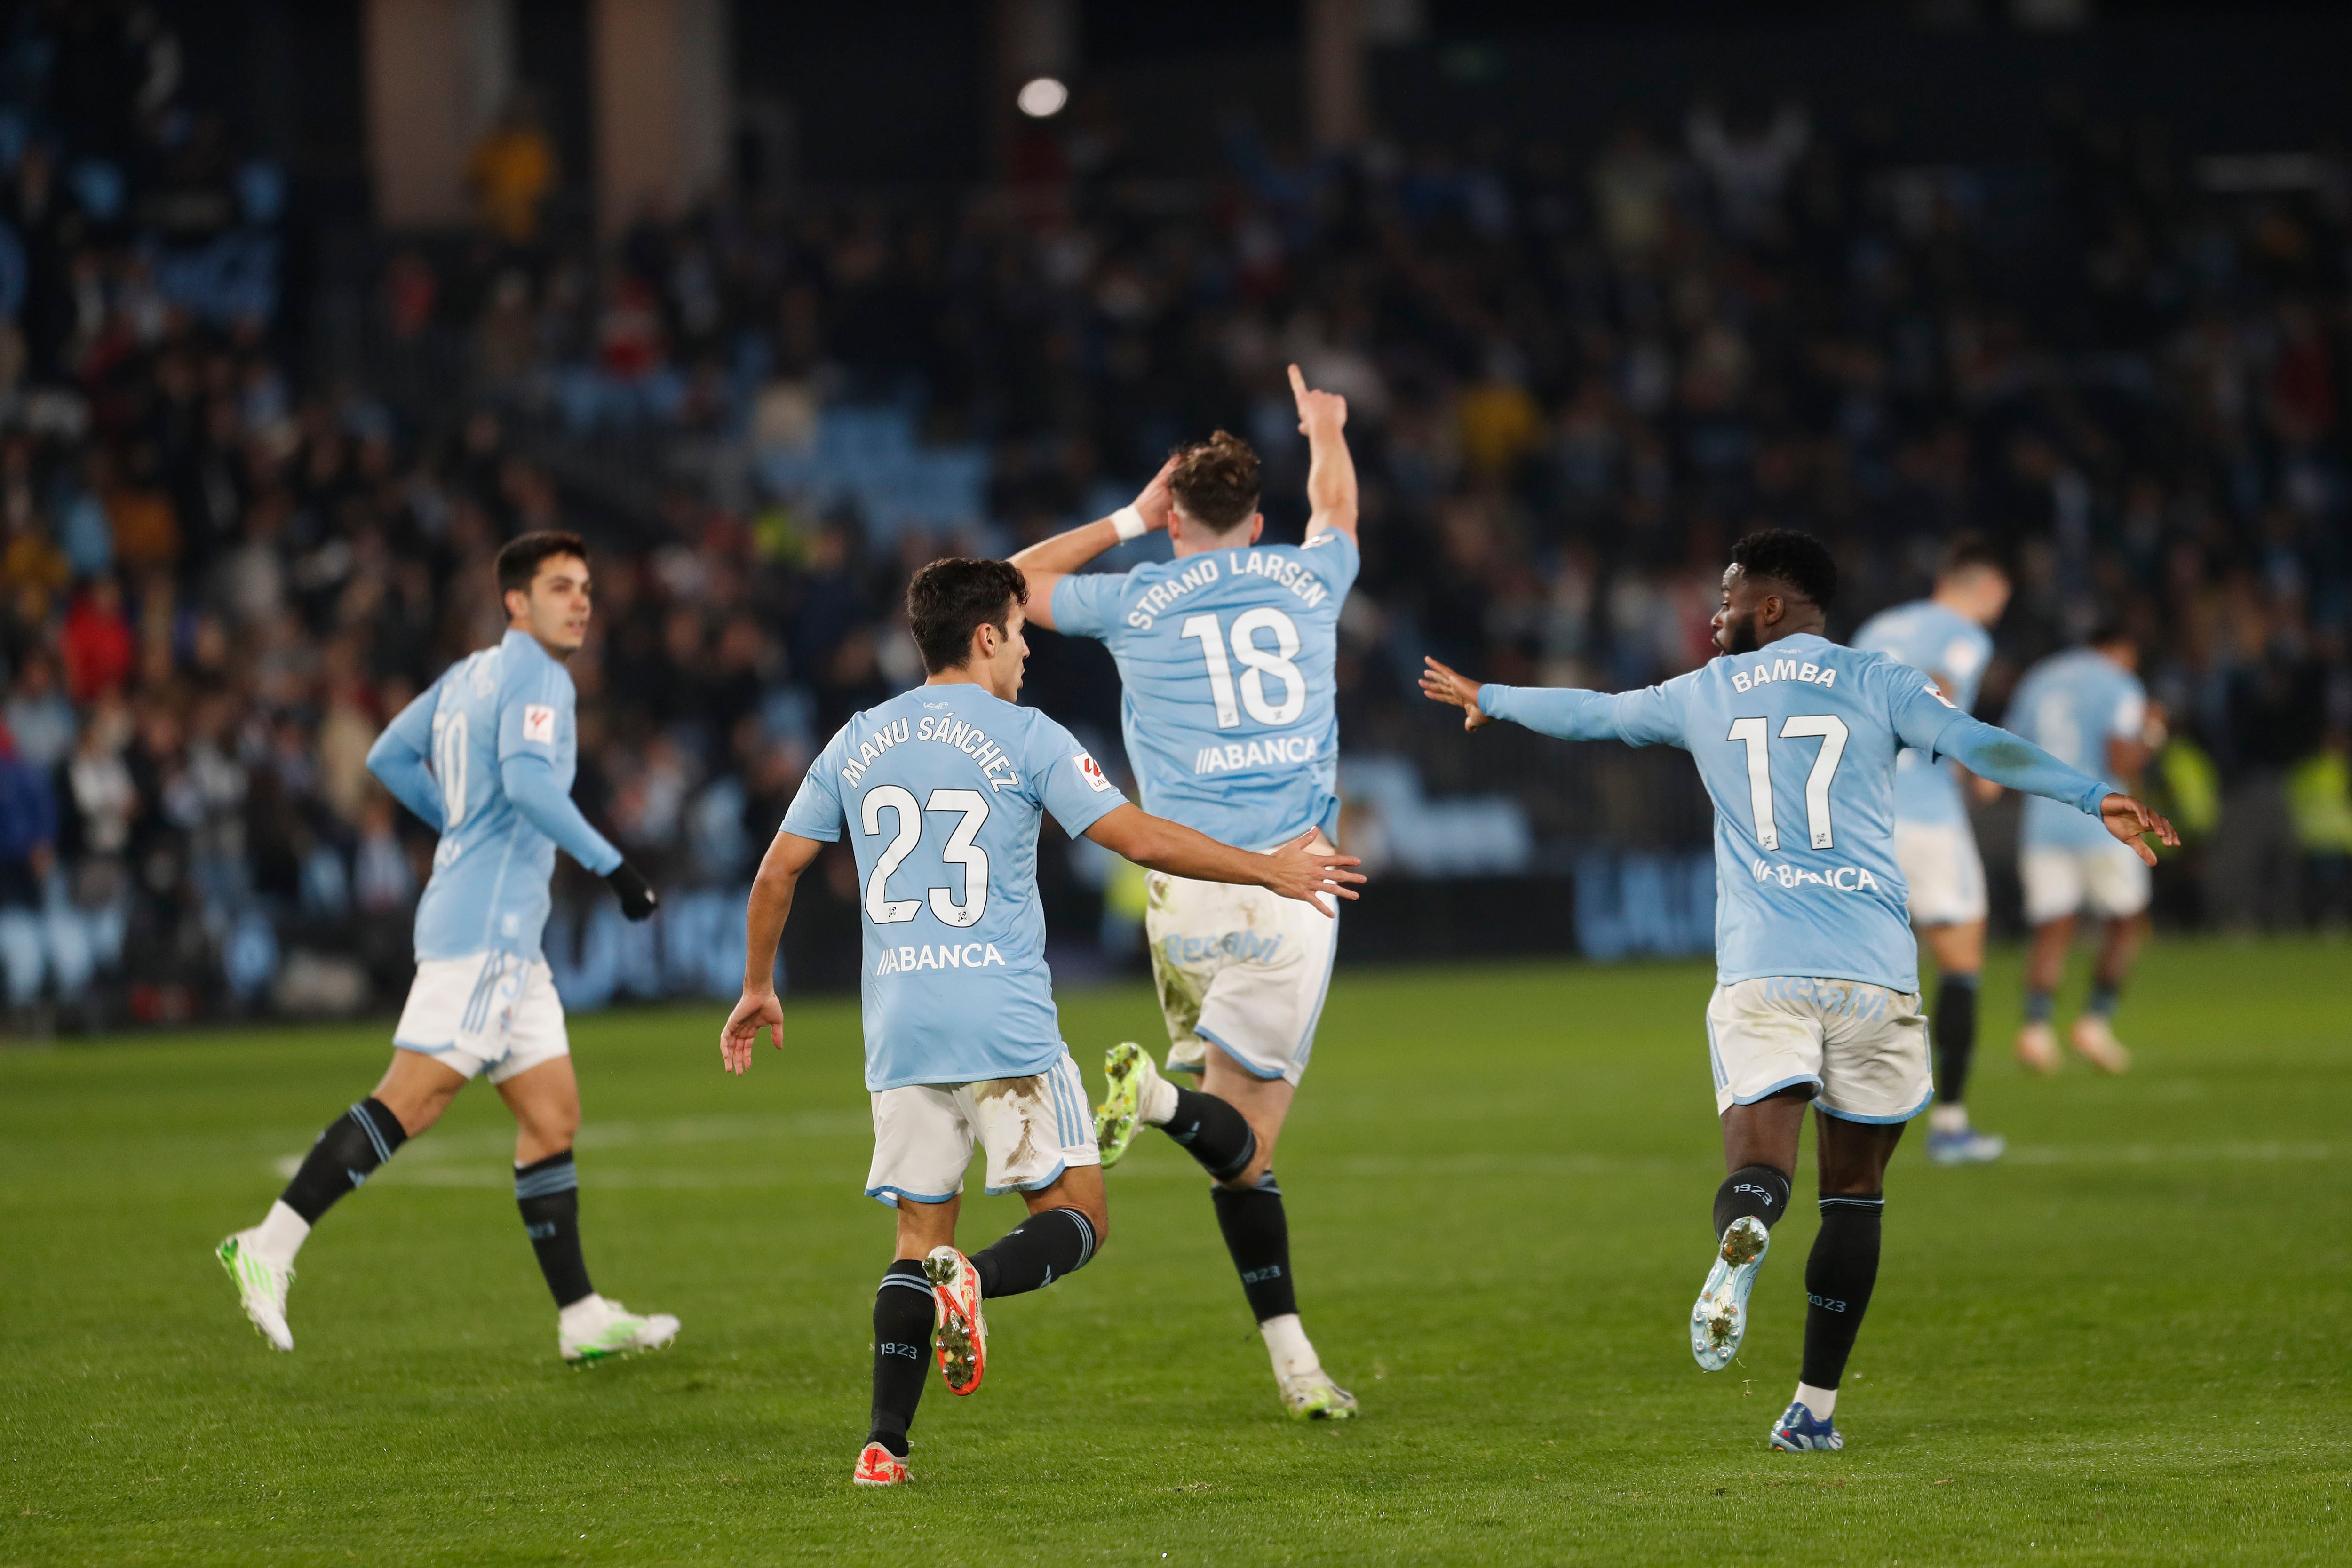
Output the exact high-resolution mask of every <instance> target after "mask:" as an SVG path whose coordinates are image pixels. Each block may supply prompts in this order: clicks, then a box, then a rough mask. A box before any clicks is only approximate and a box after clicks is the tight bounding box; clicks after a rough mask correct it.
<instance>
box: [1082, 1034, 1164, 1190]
mask: <svg viewBox="0 0 2352 1568" xmlns="http://www.w3.org/2000/svg"><path fill="white" fill-rule="evenodd" d="M1103 1077H1104V1078H1105V1079H1108V1080H1109V1084H1110V1090H1109V1092H1108V1093H1107V1094H1105V1095H1104V1096H1103V1102H1102V1103H1101V1104H1100V1105H1097V1106H1096V1107H1095V1142H1097V1144H1099V1145H1101V1147H1102V1163H1103V1165H1104V1167H1105V1168H1106V1169H1108V1167H1110V1166H1112V1165H1116V1164H1118V1162H1119V1156H1121V1155H1123V1154H1125V1153H1126V1152H1127V1146H1128V1145H1129V1143H1132V1142H1135V1130H1136V1129H1137V1128H1138V1127H1140V1126H1141V1125H1143V1097H1144V1095H1145V1093H1146V1092H1147V1091H1148V1090H1149V1089H1150V1087H1151V1085H1152V1084H1154V1083H1155V1082H1158V1081H1159V1079H1160V1069H1159V1068H1155V1067H1153V1066H1152V1065H1151V1056H1150V1052H1148V1051H1146V1050H1145V1049H1144V1048H1143V1047H1141V1046H1139V1045H1137V1044H1136V1043H1135V1042H1134V1041H1133V1040H1122V1041H1120V1042H1119V1043H1118V1045H1115V1046H1113V1047H1111V1048H1110V1049H1109V1050H1108V1051H1105V1052H1104V1053H1103Z"/></svg>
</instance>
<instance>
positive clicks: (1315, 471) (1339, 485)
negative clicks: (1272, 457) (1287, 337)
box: [1290, 365, 1356, 540]
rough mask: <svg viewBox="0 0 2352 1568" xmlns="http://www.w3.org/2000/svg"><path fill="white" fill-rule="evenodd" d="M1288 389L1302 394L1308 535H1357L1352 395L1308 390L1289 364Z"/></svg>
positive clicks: (1300, 426)
mask: <svg viewBox="0 0 2352 1568" xmlns="http://www.w3.org/2000/svg"><path fill="white" fill-rule="evenodd" d="M1290 395H1291V396H1293V397H1295V398H1297V400H1298V430H1299V433H1300V434H1301V435H1303V436H1305V437H1307V509H1308V516H1307V538H1309V539H1312V538H1314V537H1315V536H1316V535H1317V534H1318V533H1322V532H1325V531H1338V532H1340V533H1344V534H1346V535H1347V536H1348V537H1349V539H1351V540H1352V539H1354V538H1355V537H1356V459H1355V458H1352V457H1350V456H1349V453H1348V435H1347V426H1348V400H1347V399H1346V398H1344V397H1342V396H1340V395H1339V394H1338V393H1336V392H1310V391H1308V390H1307V377H1306V376H1305V375H1304V374H1300V372H1299V369H1298V367H1297V365H1292V366H1291V367H1290Z"/></svg>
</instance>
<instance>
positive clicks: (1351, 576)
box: [1298, 528, 1364, 594]
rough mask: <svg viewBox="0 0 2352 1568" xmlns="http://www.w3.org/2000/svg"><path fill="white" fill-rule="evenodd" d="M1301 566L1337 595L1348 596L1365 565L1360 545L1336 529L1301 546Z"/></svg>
mask: <svg viewBox="0 0 2352 1568" xmlns="http://www.w3.org/2000/svg"><path fill="white" fill-rule="evenodd" d="M1298 560H1299V563H1300V564H1301V565H1303V566H1305V567H1306V568H1307V570H1308V571H1309V572H1312V573H1314V574H1315V576H1316V579H1317V580H1318V582H1320V583H1322V584H1324V586H1326V587H1328V588H1329V589H1330V590H1331V592H1333V593H1334V594H1344V593H1346V592H1347V591H1348V590H1349V588H1350V587H1351V586H1353V585H1354V584H1355V581H1356V574H1357V573H1358V572H1359V571H1360V570H1361V569H1362V567H1363V564H1364V554H1363V552H1362V551H1361V550H1360V549H1359V548H1358V547H1357V544H1356V542H1355V541H1354V540H1353V539H1351V538H1349V536H1348V535H1347V534H1345V533H1343V532H1341V531H1339V530H1338V529H1336V528H1327V529H1325V530H1324V531H1322V532H1320V533H1318V534H1317V535H1316V536H1315V537H1314V538H1312V539H1310V540H1308V541H1307V542H1306V543H1304V544H1302V545H1300V546H1299V547H1298Z"/></svg>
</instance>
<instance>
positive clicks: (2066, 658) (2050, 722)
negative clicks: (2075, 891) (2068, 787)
mask: <svg viewBox="0 0 2352 1568" xmlns="http://www.w3.org/2000/svg"><path fill="white" fill-rule="evenodd" d="M2009 722H2010V728H2011V729H2012V730H2015V731H2017V732H2018V733H2019V734H2021V735H2022V736H2024V737H2025V738H2026V739H2027V740H2029V741H2032V742H2033V743H2034V744H2035V745H2038V746H2040V747H2042V749H2043V750H2044V751H2046V752H2050V753H2051V754H2052V755H2053V756H2055V757H2059V758H2063V760H2064V761H2066V762H2067V763H2071V764H2073V765H2074V766H2075V767H2078V768H2080V769H2082V770H2083V771H2084V773H2097V774H2099V775H2100V776H2101V777H2103V778H2104V777H2105V776H2106V775H2107V773H2108V771H2109V770H2108V767H2107V742H2108V741H2109V740H2111V739H2112V740H2119V741H2137V740H2138V739H2139V737H2140V731H2141V729H2142V727H2143V726H2144V725H2146V723H2147V688H2145V687H2143V686H2142V685H2140V683H2139V677H2138V676H2137V675H2134V674H2133V673H2132V672H2131V671H2130V670H2127V669H2126V668H2124V667H2123V666H2121V665H2119V664H2117V663H2116V661H2115V660H2113V659H2111V658H2106V657H2105V655H2103V654H2098V653H2095V652H2093V651H2092V650H2091V649H2089V648H2086V647H2080V648H2074V649H2073V650H2071V651H2069V652H2066V653H2061V654H2053V655H2052V656H2051V657H2050V658H2045V659H2043V660H2042V662H2041V663H2040V664H2037V665H2035V666H2034V667H2033V668H2032V669H2029V670H2027V671H2026V672H2025V679H2022V680H2021V681H2019V682H2018V683H2017V691H2016V693H2015V694H2014V695H2013V696H2011V698H2010V700H2009ZM2020 837H2021V839H2022V840H2023V842H2025V843H2026V844H2029V845H2035V844H2039V845H2047V846H2049V847H2053V848H2060V849H2089V848H2095V847H2098V846H2100V845H2101V844H2104V843H2105V842H2106V839H2107V835H2106V831H2105V829H2104V828H2102V827H2101V826H2099V825H2098V824H2097V823H2095V822H2086V821H2084V820H2083V819H2082V818H2081V817H2080V816H2077V815H2076V814H2074V813H2073V812H2070V811H2066V810H2063V809H2061V808H2054V807H2053V805H2052V804H2051V803H2050V802H2048V801H2041V800H2029V801H2027V802H2026V803H2025V822H2024V825H2023V826H2022V828H2021V830H2020Z"/></svg>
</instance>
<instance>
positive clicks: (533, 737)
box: [522, 702, 555, 746]
mask: <svg viewBox="0 0 2352 1568" xmlns="http://www.w3.org/2000/svg"><path fill="white" fill-rule="evenodd" d="M522 738H523V739H524V740H526V741H529V742H532V743H534V744H536V745H541V746H551V745H553V744H555V710H554V709H553V708H551V707H550V706H549V705H548V704H546V703H544V702H526V703H524V704H523V707H522Z"/></svg>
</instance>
